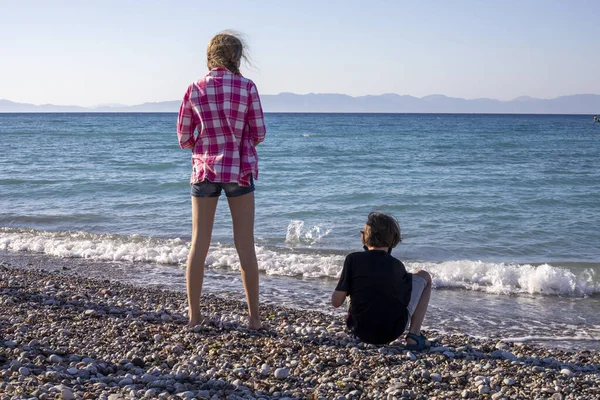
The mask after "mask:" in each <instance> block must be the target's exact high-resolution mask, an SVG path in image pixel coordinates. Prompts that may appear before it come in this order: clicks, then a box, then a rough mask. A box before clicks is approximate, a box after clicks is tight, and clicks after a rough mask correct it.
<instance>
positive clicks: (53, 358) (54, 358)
mask: <svg viewBox="0 0 600 400" xmlns="http://www.w3.org/2000/svg"><path fill="white" fill-rule="evenodd" d="M48 361H50V362H51V363H56V364H58V363H61V362H62V361H63V359H62V357H60V356H57V355H56V354H52V355H51V356H50V357H48Z"/></svg>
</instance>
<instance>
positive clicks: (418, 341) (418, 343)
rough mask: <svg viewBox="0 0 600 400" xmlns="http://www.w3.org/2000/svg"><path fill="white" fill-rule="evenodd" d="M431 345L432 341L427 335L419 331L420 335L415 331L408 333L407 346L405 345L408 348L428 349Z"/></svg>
mask: <svg viewBox="0 0 600 400" xmlns="http://www.w3.org/2000/svg"><path fill="white" fill-rule="evenodd" d="M430 347H431V342H429V340H427V338H426V337H425V335H423V334H422V333H419V334H418V335H417V334H415V333H408V334H406V346H404V348H405V349H407V350H427V349H429V348H430Z"/></svg>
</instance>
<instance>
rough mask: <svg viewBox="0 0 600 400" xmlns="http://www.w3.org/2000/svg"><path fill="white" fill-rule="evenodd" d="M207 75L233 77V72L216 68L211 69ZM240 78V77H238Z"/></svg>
mask: <svg viewBox="0 0 600 400" xmlns="http://www.w3.org/2000/svg"><path fill="white" fill-rule="evenodd" d="M208 75H210V76H223V75H233V72H231V71H230V70H228V69H227V68H223V67H216V68H213V69H211V70H210V71H209V72H208ZM239 76H241V75H239Z"/></svg>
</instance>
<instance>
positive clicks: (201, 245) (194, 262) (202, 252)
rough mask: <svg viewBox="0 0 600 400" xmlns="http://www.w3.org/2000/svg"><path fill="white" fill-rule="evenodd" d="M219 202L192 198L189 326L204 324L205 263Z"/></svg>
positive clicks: (188, 287) (187, 270) (210, 198)
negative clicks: (201, 305)
mask: <svg viewBox="0 0 600 400" xmlns="http://www.w3.org/2000/svg"><path fill="white" fill-rule="evenodd" d="M218 201H219V198H218V197H194V196H192V245H191V247H190V254H189V256H188V260H187V269H186V280H187V295H188V317H189V324H188V325H189V326H195V325H198V324H199V323H201V322H202V314H201V312H200V294H201V293H202V283H203V281H204V262H205V261H206V254H207V253H208V248H209V247H210V238H211V235H212V229H213V223H214V220H215V211H216V209H217V202H218Z"/></svg>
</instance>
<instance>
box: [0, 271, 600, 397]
mask: <svg viewBox="0 0 600 400" xmlns="http://www.w3.org/2000/svg"><path fill="white" fill-rule="evenodd" d="M0 278H1V279H0V282H1V283H0V331H2V332H5V334H4V337H2V338H1V340H0V377H1V378H2V379H1V381H0V393H4V394H0V399H12V398H16V399H20V398H31V397H36V398H39V399H50V398H56V397H57V396H58V397H59V398H65V399H75V398H90V399H91V398H106V399H108V398H110V399H112V400H115V399H118V398H123V399H128V398H164V399H179V398H184V399H191V398H198V399H203V398H209V399H210V398H214V399H217V398H218V399H220V398H228V399H259V398H263V399H272V398H296V399H303V398H313V399H319V398H322V399H340V400H341V399H358V398H361V399H363V398H364V399H375V398H390V399H393V398H398V399H400V398H407V399H408V398H414V399H446V398H447V399H455V398H492V399H517V398H552V399H571V398H572V399H597V398H598V397H600V352H599V351H597V350H596V351H593V350H592V351H590V350H581V351H577V352H569V351H564V350H557V349H548V348H542V347H535V346H530V345H527V344H520V343H505V342H498V341H494V340H480V339H476V338H473V337H470V336H465V335H452V334H440V335H439V336H438V337H437V341H438V342H437V344H436V345H435V347H432V349H431V350H430V351H428V352H408V351H405V350H402V348H401V343H392V344H390V345H386V346H373V345H367V344H364V343H360V342H359V341H357V340H356V339H354V338H352V337H349V336H348V335H347V333H346V332H345V329H344V326H343V319H342V318H332V316H331V315H329V314H324V313H320V312H316V311H302V310H296V309H290V308H286V307H279V306H274V305H263V306H262V307H261V314H262V318H263V320H264V324H265V327H266V329H265V330H264V331H261V332H252V331H248V330H247V329H244V328H243V326H244V320H245V316H246V305H245V303H244V302H241V301H238V300H232V299H227V298H223V297H218V296H216V295H203V297H202V302H203V303H202V309H203V311H204V314H205V315H206V316H208V317H209V322H208V323H206V324H205V325H203V326H202V327H201V328H200V327H197V328H194V329H189V328H186V326H185V325H186V322H187V319H186V314H185V306H186V298H185V293H181V292H177V291H172V290H161V289H156V288H147V287H145V288H142V287H137V286H133V285H130V284H124V283H119V282H114V281H110V280H108V279H104V280H102V279H87V278H82V277H80V276H76V275H72V274H64V273H61V272H60V271H54V272H48V271H44V270H42V269H30V268H26V269H25V268H19V267H13V266H11V265H10V264H8V263H4V262H3V263H0ZM426 333H428V334H429V335H430V336H432V335H433V332H426ZM432 338H433V337H432Z"/></svg>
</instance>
